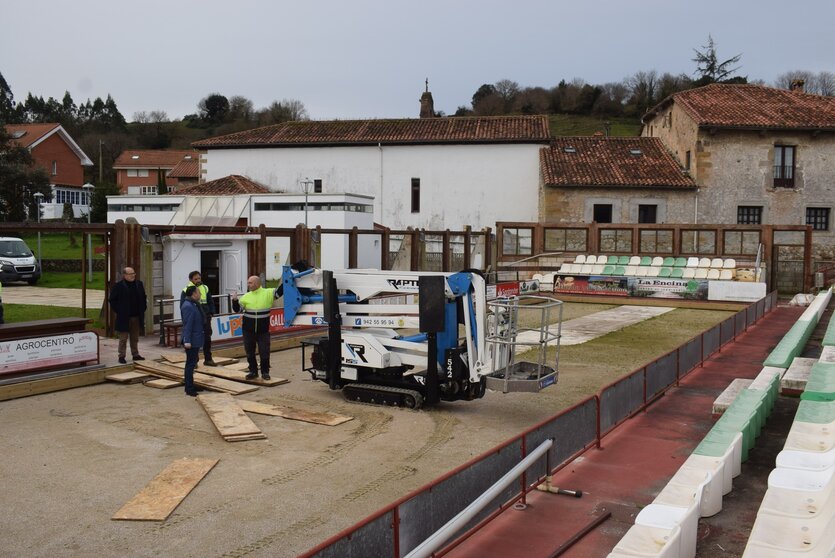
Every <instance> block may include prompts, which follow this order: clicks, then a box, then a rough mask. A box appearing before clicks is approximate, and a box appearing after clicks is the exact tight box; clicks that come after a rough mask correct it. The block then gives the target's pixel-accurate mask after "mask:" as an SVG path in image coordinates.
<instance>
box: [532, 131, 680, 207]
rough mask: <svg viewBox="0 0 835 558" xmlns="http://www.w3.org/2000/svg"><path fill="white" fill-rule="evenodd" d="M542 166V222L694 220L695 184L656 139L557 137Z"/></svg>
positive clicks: (542, 158)
mask: <svg viewBox="0 0 835 558" xmlns="http://www.w3.org/2000/svg"><path fill="white" fill-rule="evenodd" d="M540 167H541V171H542V188H541V189H540V202H539V220H540V221H542V222H546V223H591V222H597V223H692V222H693V219H694V216H695V210H696V184H695V183H694V182H693V180H692V179H691V178H690V177H689V176H687V174H686V173H685V172H684V171H683V170H682V168H681V166H680V165H679V164H678V162H676V160H675V159H674V158H673V156H672V155H671V154H670V153H669V151H668V150H667V149H666V148H665V146H664V144H663V143H662V142H661V140H659V139H657V138H613V137H602V136H593V137H563V138H557V139H554V140H552V141H551V144H550V145H549V146H548V147H547V148H544V149H542V150H541V152H540Z"/></svg>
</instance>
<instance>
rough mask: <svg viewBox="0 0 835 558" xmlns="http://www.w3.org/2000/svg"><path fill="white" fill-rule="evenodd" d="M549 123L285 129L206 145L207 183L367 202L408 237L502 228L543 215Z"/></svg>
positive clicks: (443, 121) (301, 125)
mask: <svg viewBox="0 0 835 558" xmlns="http://www.w3.org/2000/svg"><path fill="white" fill-rule="evenodd" d="M549 139H550V134H549V132H548V121H547V118H546V117H545V116H500V117H466V118H422V119H403V120H356V121H329V122H316V121H307V122H305V121H300V122H285V123H283V124H277V125H274V126H267V127H264V128H258V129H255V130H248V131H244V132H238V133H234V134H229V135H226V136H220V137H215V138H209V139H206V140H203V141H199V142H196V143H195V144H194V147H195V148H197V149H199V150H200V151H201V157H200V172H201V180H215V179H217V178H219V177H223V176H227V175H229V174H243V175H246V176H247V177H249V178H250V179H252V180H254V181H257V182H259V183H261V184H264V185H265V186H267V187H268V188H270V189H271V190H274V191H284V192H301V191H303V190H304V189H305V188H307V189H308V191H310V192H315V193H319V192H321V193H328V194H330V193H346V192H352V193H354V194H361V195H365V196H371V197H373V198H374V213H373V217H374V221H375V222H377V223H379V224H382V225H384V226H387V227H390V228H395V229H400V228H405V227H409V226H411V227H420V228H426V229H430V230H443V229H447V228H448V229H452V230H457V229H462V228H463V227H464V226H466V225H470V226H472V227H473V228H481V227H495V223H496V221H517V220H518V221H531V220H536V219H537V216H538V210H539V208H538V200H539V186H540V164H539V163H540V151H541V149H542V147H543V146H545V145H547V144H548V141H549Z"/></svg>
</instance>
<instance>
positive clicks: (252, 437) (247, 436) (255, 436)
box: [223, 433, 267, 442]
mask: <svg viewBox="0 0 835 558" xmlns="http://www.w3.org/2000/svg"><path fill="white" fill-rule="evenodd" d="M223 439H224V440H226V441H227V442H247V441H249V440H266V439H267V436H266V434H264V433H261V434H243V435H241V436H224V438H223Z"/></svg>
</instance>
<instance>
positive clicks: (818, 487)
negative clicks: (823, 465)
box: [768, 468, 835, 496]
mask: <svg viewBox="0 0 835 558" xmlns="http://www.w3.org/2000/svg"><path fill="white" fill-rule="evenodd" d="M768 487H769V488H786V489H789V490H794V491H798V492H822V491H826V492H828V493H830V494H831V495H833V496H835V492H833V489H835V469H831V468H830V469H824V470H822V471H806V470H804V469H783V468H777V469H774V470H773V471H771V473H769V475H768Z"/></svg>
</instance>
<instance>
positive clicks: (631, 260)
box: [629, 256, 641, 265]
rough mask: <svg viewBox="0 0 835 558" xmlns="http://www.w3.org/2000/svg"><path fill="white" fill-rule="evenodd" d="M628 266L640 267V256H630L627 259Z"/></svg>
mask: <svg viewBox="0 0 835 558" xmlns="http://www.w3.org/2000/svg"><path fill="white" fill-rule="evenodd" d="M629 265H641V256H632V257H631V258H629Z"/></svg>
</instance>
